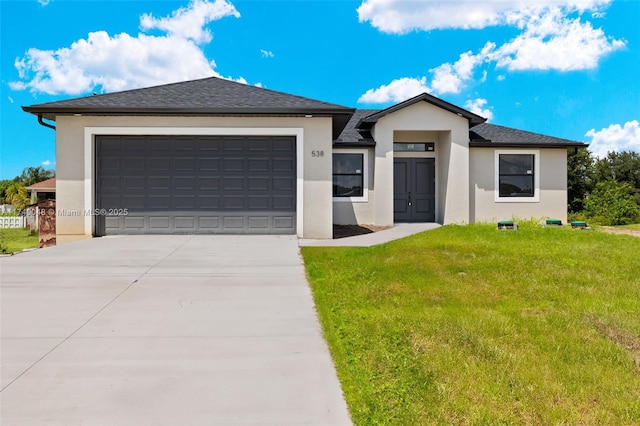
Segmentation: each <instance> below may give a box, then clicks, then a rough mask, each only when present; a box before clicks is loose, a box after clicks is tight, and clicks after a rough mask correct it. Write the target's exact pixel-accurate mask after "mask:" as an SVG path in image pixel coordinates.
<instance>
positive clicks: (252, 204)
mask: <svg viewBox="0 0 640 426" xmlns="http://www.w3.org/2000/svg"><path fill="white" fill-rule="evenodd" d="M270 199H271V197H268V196H266V195H251V196H249V197H248V201H249V205H248V208H249V210H267V209H269V200H270Z"/></svg>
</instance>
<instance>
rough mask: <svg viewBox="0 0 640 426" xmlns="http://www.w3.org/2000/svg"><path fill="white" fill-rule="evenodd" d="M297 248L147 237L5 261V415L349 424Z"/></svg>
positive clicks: (47, 420) (14, 420)
mask: <svg viewBox="0 0 640 426" xmlns="http://www.w3.org/2000/svg"><path fill="white" fill-rule="evenodd" d="M298 250H299V249H298V243H297V239H296V238H295V237H293V236H291V237H279V236H278V237H271V236H264V237H254V236H139V237H118V238H99V239H93V240H82V241H78V242H74V243H70V244H66V245H62V246H58V247H54V248H50V249H44V250H37V251H34V252H30V253H23V254H20V255H18V256H13V257H8V258H2V259H0V281H1V287H0V291H1V292H2V293H1V298H0V304H1V306H0V308H1V309H2V316H1V319H2V347H1V355H2V357H1V361H2V378H1V379H2V380H1V382H2V391H1V393H0V403H1V406H2V411H1V412H0V423H1V424H11V425H21V424H24V425H33V424H91V425H94V424H117V425H177V424H282V425H285V424H291V425H294V424H295V425H299V424H309V425H313V424H317V425H334V424H335V425H340V424H350V423H351V422H350V417H349V413H348V411H347V407H346V404H345V402H344V398H343V396H342V392H341V389H340V386H339V382H338V380H337V377H336V373H335V369H334V367H333V364H332V361H331V358H330V355H329V352H328V349H327V346H326V343H325V342H324V340H323V338H322V334H321V330H320V326H319V324H318V321H317V317H316V314H315V309H314V305H313V300H312V297H311V293H310V290H309V287H308V284H307V282H306V278H305V273H304V268H303V266H302V263H301V259H300V256H299V251H298ZM41 265H44V266H42V267H41Z"/></svg>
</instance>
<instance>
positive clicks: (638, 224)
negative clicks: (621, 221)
mask: <svg viewBox="0 0 640 426" xmlns="http://www.w3.org/2000/svg"><path fill="white" fill-rule="evenodd" d="M616 228H627V229H638V230H640V223H635V224H633V225H621V226H616Z"/></svg>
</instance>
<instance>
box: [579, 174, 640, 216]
mask: <svg viewBox="0 0 640 426" xmlns="http://www.w3.org/2000/svg"><path fill="white" fill-rule="evenodd" d="M632 192H633V188H632V187H631V185H629V183H627V182H618V181H615V180H606V181H603V182H598V184H596V187H595V188H594V189H593V191H592V192H591V194H589V196H588V197H587V199H586V200H585V202H584V211H585V213H586V214H587V216H589V217H591V218H592V220H593V221H595V222H597V223H600V224H602V225H626V224H627V223H635V222H636V221H638V220H640V206H638V204H637V203H636V201H635V200H634V198H633V195H632Z"/></svg>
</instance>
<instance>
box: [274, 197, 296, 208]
mask: <svg viewBox="0 0 640 426" xmlns="http://www.w3.org/2000/svg"><path fill="white" fill-rule="evenodd" d="M272 200H273V208H274V210H280V211H291V210H293V209H294V208H295V200H294V198H293V197H287V196H282V197H281V196H274V197H273V198H272Z"/></svg>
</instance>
